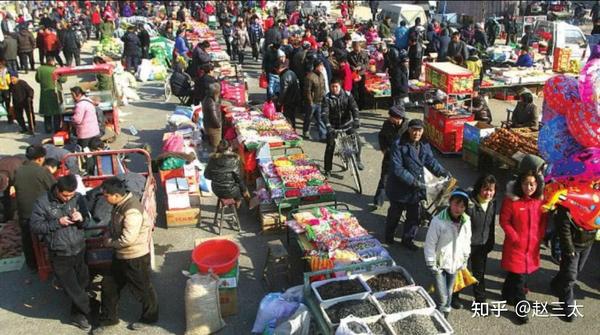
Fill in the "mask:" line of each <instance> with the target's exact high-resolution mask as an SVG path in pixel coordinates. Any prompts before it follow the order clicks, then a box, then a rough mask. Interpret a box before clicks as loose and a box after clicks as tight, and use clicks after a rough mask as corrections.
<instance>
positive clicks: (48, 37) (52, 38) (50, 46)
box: [43, 32, 60, 52]
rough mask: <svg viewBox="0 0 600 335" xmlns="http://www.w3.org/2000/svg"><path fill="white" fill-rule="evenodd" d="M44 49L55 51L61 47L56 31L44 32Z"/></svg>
mask: <svg viewBox="0 0 600 335" xmlns="http://www.w3.org/2000/svg"><path fill="white" fill-rule="evenodd" d="M43 45H44V51H46V52H48V51H55V50H59V49H60V41H59V40H58V35H56V33H55V32H48V33H44V43H43Z"/></svg>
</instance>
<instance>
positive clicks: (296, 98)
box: [276, 62, 302, 129]
mask: <svg viewBox="0 0 600 335" xmlns="http://www.w3.org/2000/svg"><path fill="white" fill-rule="evenodd" d="M276 68H277V73H279V98H278V100H277V104H278V105H279V107H280V108H281V107H283V115H284V116H285V118H286V119H287V120H288V122H289V123H290V124H291V125H292V128H294V129H296V114H299V113H300V111H301V109H302V108H301V107H302V91H301V90H300V82H299V80H298V76H296V74H295V73H294V71H292V70H290V69H288V67H287V65H286V64H285V63H282V62H278V63H277V65H276Z"/></svg>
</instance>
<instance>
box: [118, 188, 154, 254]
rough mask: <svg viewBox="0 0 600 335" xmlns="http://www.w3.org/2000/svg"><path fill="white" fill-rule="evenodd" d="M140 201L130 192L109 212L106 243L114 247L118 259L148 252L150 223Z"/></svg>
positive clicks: (150, 235)
mask: <svg viewBox="0 0 600 335" xmlns="http://www.w3.org/2000/svg"><path fill="white" fill-rule="evenodd" d="M143 213H144V209H143V208H142V204H141V203H140V201H139V200H138V199H137V198H136V197H135V196H134V195H133V194H132V193H127V196H125V198H124V199H123V200H121V202H119V203H118V204H116V205H115V206H114V208H113V210H112V213H111V225H110V235H111V238H110V239H109V240H108V242H107V244H108V245H110V246H111V247H113V248H114V249H115V254H116V256H117V258H118V259H134V258H138V257H142V256H144V255H147V254H148V253H149V252H150V243H151V240H152V223H151V222H150V221H149V220H147V219H146V217H145V216H144V214H143Z"/></svg>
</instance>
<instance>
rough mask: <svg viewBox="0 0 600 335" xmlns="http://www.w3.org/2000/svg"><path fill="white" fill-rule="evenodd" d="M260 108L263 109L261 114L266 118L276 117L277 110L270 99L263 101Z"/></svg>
mask: <svg viewBox="0 0 600 335" xmlns="http://www.w3.org/2000/svg"><path fill="white" fill-rule="evenodd" d="M262 109H263V114H264V116H265V117H266V118H267V119H269V120H273V119H275V118H276V117H277V111H276V110H275V104H274V103H273V101H270V100H267V101H265V103H264V104H263V107H262Z"/></svg>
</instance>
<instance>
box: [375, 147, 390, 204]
mask: <svg viewBox="0 0 600 335" xmlns="http://www.w3.org/2000/svg"><path fill="white" fill-rule="evenodd" d="M389 161H390V159H389V157H388V155H386V154H384V155H383V160H382V161H381V174H380V176H379V183H378V184H377V190H376V191H375V197H374V199H373V204H374V205H375V206H383V203H384V202H385V184H386V183H387V179H388V170H389V167H390V163H389Z"/></svg>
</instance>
